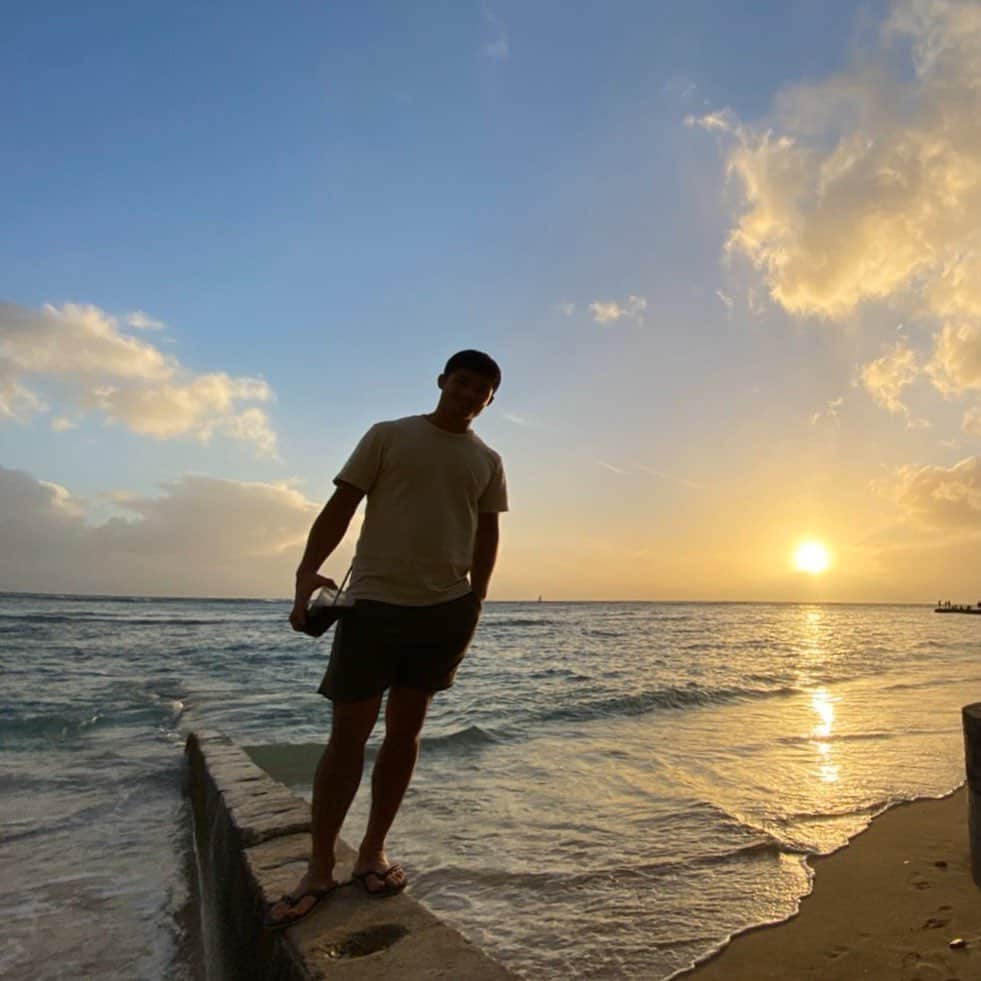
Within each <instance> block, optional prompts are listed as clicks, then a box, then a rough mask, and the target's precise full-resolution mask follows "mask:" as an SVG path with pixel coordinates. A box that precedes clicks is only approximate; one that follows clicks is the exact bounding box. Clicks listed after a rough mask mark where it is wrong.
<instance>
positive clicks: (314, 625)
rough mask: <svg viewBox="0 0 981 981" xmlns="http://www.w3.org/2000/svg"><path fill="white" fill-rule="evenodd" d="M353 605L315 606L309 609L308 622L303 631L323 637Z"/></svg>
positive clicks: (312, 635)
mask: <svg viewBox="0 0 981 981" xmlns="http://www.w3.org/2000/svg"><path fill="white" fill-rule="evenodd" d="M350 609H351V607H349V606H338V605H337V604H334V605H333V606H313V607H310V608H309V609H308V610H307V619H306V623H305V624H304V625H303V628H302V630H303V633H305V634H309V635H310V636H311V637H322V636H323V635H324V634H325V633H326V632H327V631H328V630H329V629H330V628H331V627H332V626H334V624H335V623H336V622H337V621H338V620H340V618H341V617H342V616H344V614H345V613H347V612H348V611H349V610H350Z"/></svg>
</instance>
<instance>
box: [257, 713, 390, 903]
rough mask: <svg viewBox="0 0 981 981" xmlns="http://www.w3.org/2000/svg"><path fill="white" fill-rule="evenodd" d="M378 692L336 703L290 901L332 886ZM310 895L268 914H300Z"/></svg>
mask: <svg viewBox="0 0 981 981" xmlns="http://www.w3.org/2000/svg"><path fill="white" fill-rule="evenodd" d="M380 706H381V696H378V697H377V698H372V699H368V700H366V701H363V702H334V713H333V722H332V724H331V732H330V741H329V742H328V743H327V748H326V749H325V750H324V753H323V755H322V756H321V757H320V763H319V764H318V765H317V773H316V776H315V777H314V783H313V808H312V813H311V822H310V835H311V838H312V843H313V848H312V853H311V857H310V862H309V864H308V866H307V871H306V874H305V875H304V876H303V878H302V879H300V881H299V882H298V883H297V885H296V888H295V889H294V890H293V891H292V892H291V893H290V894H289V895H290V896H292V897H293V898H294V899H295V898H296V897H297V896H301V895H302V894H303V893H305V892H308V891H309V890H311V889H326V888H329V887H330V886H332V885H334V884H335V880H334V849H335V848H336V846H337V836H338V835H339V834H340V832H341V825H342V824H343V823H344V818H345V817H346V816H347V812H348V809H349V808H350V807H351V802H352V801H353V800H354V795H355V794H356V793H357V792H358V784H360V783H361V773H362V771H363V769H364V746H365V743H366V742H367V741H368V736H370V735H371V730H372V729H373V728H374V725H375V720H376V719H377V718H378V709H379V707H380ZM316 901H317V900H316V899H315V898H314V897H312V896H311V897H308V898H304V899H303V900H301V901H300V902H299V903H296V904H295V905H293V906H291V905H289V904H288V903H285V902H282V901H280V902H279V903H277V904H276V905H275V906H273V908H272V909H271V910H270V912H269V915H270V918H271V919H273V920H274V921H281V920H282V919H284V918H288V919H291V920H292V919H295V918H298V917H301V916H303V915H304V913H306V912H307V910H309V909H310V907H311V906H312V905H313V904H314V903H315V902H316Z"/></svg>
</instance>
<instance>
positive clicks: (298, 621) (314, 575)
mask: <svg viewBox="0 0 981 981" xmlns="http://www.w3.org/2000/svg"><path fill="white" fill-rule="evenodd" d="M321 586H329V587H330V588H331V589H337V583H336V582H334V580H333V579H328V578H327V577H326V576H322V575H320V573H319V572H305V571H303V570H298V571H297V573H296V592H295V593H294V595H293V609H292V610H291V611H290V626H291V627H292V628H293V629H294V630H300V631H302V630H303V628H304V627H305V626H306V624H307V603H309V602H310V597H311V596H312V595H313V593H314V590H316V589H319V588H320V587H321Z"/></svg>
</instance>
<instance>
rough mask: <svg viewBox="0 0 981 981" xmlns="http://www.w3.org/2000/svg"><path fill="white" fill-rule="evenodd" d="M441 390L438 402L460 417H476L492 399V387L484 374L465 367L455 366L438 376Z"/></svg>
mask: <svg viewBox="0 0 981 981" xmlns="http://www.w3.org/2000/svg"><path fill="white" fill-rule="evenodd" d="M438 382H439V387H440V389H441V391H442V393H443V394H442V395H441V396H440V399H439V402H440V405H441V406H443V408H444V409H446V410H448V411H450V412H452V413H453V415H455V416H457V417H459V418H461V419H468V420H469V419H476V418H477V416H479V415H480V413H481V412H483V411H484V409H486V408H487V406H488V405H490V404H491V402H493V401H494V389H493V386H492V384H491V382H490V379H488V378H487V377H486V376H484V375H480V374H478V373H477V372H476V371H470V370H469V369H467V368H457V369H456V371H454V372H451V373H450V374H448V375H440V376H439V380H438Z"/></svg>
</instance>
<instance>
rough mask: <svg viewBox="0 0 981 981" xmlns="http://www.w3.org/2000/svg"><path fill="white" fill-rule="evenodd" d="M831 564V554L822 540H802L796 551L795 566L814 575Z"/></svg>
mask: <svg viewBox="0 0 981 981" xmlns="http://www.w3.org/2000/svg"><path fill="white" fill-rule="evenodd" d="M830 565H831V555H830V553H829V552H828V550H827V548H825V547H824V545H822V544H821V543H820V542H811V541H809V542H801V544H800V545H798V546H797V551H796V552H795V553H794V568H796V569H797V570H798V571H800V572H808V573H810V574H811V575H812V576H816V575H818V573H821V572H824V571H825V569H827V568H828V566H830Z"/></svg>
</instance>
